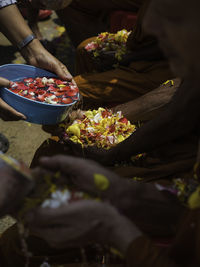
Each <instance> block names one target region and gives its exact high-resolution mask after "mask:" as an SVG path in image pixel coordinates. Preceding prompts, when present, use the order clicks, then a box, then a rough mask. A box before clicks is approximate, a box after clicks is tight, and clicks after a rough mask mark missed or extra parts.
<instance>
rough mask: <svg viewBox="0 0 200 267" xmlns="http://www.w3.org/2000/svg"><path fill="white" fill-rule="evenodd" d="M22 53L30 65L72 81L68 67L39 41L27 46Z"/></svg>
mask: <svg viewBox="0 0 200 267" xmlns="http://www.w3.org/2000/svg"><path fill="white" fill-rule="evenodd" d="M21 53H22V55H23V57H24V58H25V59H26V60H27V62H28V63H29V64H30V65H33V66H35V67H38V68H42V69H46V70H48V71H51V72H53V73H55V74H56V75H58V77H60V78H61V79H63V80H69V81H71V80H72V75H71V74H70V73H69V71H68V70H67V68H66V66H65V65H64V64H63V63H61V62H60V61H59V60H58V59H56V58H55V57H54V56H53V55H51V54H50V53H49V52H48V51H47V50H46V49H45V48H44V47H43V46H42V44H41V43H40V42H39V41H38V40H37V39H34V40H33V41H32V42H31V43H30V44H28V45H27V46H25V47H24V48H23V49H22V50H21ZM73 82H74V81H73ZM74 83H75V82H74Z"/></svg>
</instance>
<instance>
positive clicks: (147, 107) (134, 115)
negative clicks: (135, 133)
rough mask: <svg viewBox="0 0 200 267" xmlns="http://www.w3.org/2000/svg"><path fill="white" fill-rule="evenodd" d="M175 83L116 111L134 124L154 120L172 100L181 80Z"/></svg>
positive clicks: (120, 106) (115, 109)
mask: <svg viewBox="0 0 200 267" xmlns="http://www.w3.org/2000/svg"><path fill="white" fill-rule="evenodd" d="M173 83H174V84H173V85H170V84H171V82H169V84H167V85H162V86H160V87H159V88H156V89H154V90H153V91H151V92H149V93H147V94H145V95H143V96H141V97H139V98H137V99H135V100H132V101H129V102H127V103H124V104H122V105H119V106H116V107H115V108H114V111H119V110H120V111H122V114H123V115H124V116H125V117H126V118H128V119H129V120H130V121H131V122H132V123H134V122H136V121H144V120H149V119H152V118H153V117H154V116H155V115H156V114H158V113H159V112H160V111H161V109H162V108H163V107H164V105H166V104H167V103H168V102H169V101H170V100H171V98H172V96H173V95H174V93H175V91H176V89H177V88H178V86H179V85H180V80H179V79H175V80H173Z"/></svg>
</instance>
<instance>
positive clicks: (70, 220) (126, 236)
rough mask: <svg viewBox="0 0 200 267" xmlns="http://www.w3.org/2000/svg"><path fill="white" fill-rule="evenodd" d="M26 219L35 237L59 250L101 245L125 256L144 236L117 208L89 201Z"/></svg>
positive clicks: (32, 214) (42, 211)
mask: <svg viewBox="0 0 200 267" xmlns="http://www.w3.org/2000/svg"><path fill="white" fill-rule="evenodd" d="M25 220H26V221H27V226H28V227H29V229H30V230H31V231H32V232H33V233H34V234H36V235H38V236H39V237H41V238H43V239H44V240H46V241H47V242H48V243H49V244H50V245H51V246H52V247H55V248H56V249H63V248H68V247H81V246H85V245H88V244H90V243H100V244H103V245H110V246H112V247H115V248H116V249H119V250H120V251H121V252H122V253H123V252H126V250H127V248H128V246H129V244H130V243H131V242H132V241H133V240H134V239H135V238H137V237H138V236H140V235H141V233H140V231H139V230H138V229H137V228H136V227H135V226H134V225H133V224H132V223H131V222H130V221H129V220H128V219H126V218H125V217H123V216H121V215H120V214H119V213H118V212H117V210H116V209H115V208H114V207H112V206H110V205H109V204H105V203H100V202H96V201H90V200H82V201H77V202H73V203H71V204H69V205H63V206H61V207H60V208H57V209H49V208H48V209H47V208H38V209H36V210H35V211H32V212H30V213H29V214H27V216H26V217H25Z"/></svg>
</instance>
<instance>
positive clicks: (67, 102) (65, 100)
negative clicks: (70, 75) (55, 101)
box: [61, 98, 73, 104]
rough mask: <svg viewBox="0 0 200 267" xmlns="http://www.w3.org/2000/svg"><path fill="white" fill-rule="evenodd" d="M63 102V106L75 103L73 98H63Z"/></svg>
mask: <svg viewBox="0 0 200 267" xmlns="http://www.w3.org/2000/svg"><path fill="white" fill-rule="evenodd" d="M61 102H62V103H63V104H70V103H72V102H73V101H72V99H71V98H62V99H61Z"/></svg>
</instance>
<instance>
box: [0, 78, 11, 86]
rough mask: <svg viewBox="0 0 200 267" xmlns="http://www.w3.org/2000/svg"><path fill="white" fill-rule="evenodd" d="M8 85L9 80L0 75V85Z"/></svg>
mask: <svg viewBox="0 0 200 267" xmlns="http://www.w3.org/2000/svg"><path fill="white" fill-rule="evenodd" d="M3 86H5V87H9V86H10V81H9V80H7V79H5V78H3V77H0V87H3Z"/></svg>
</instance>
